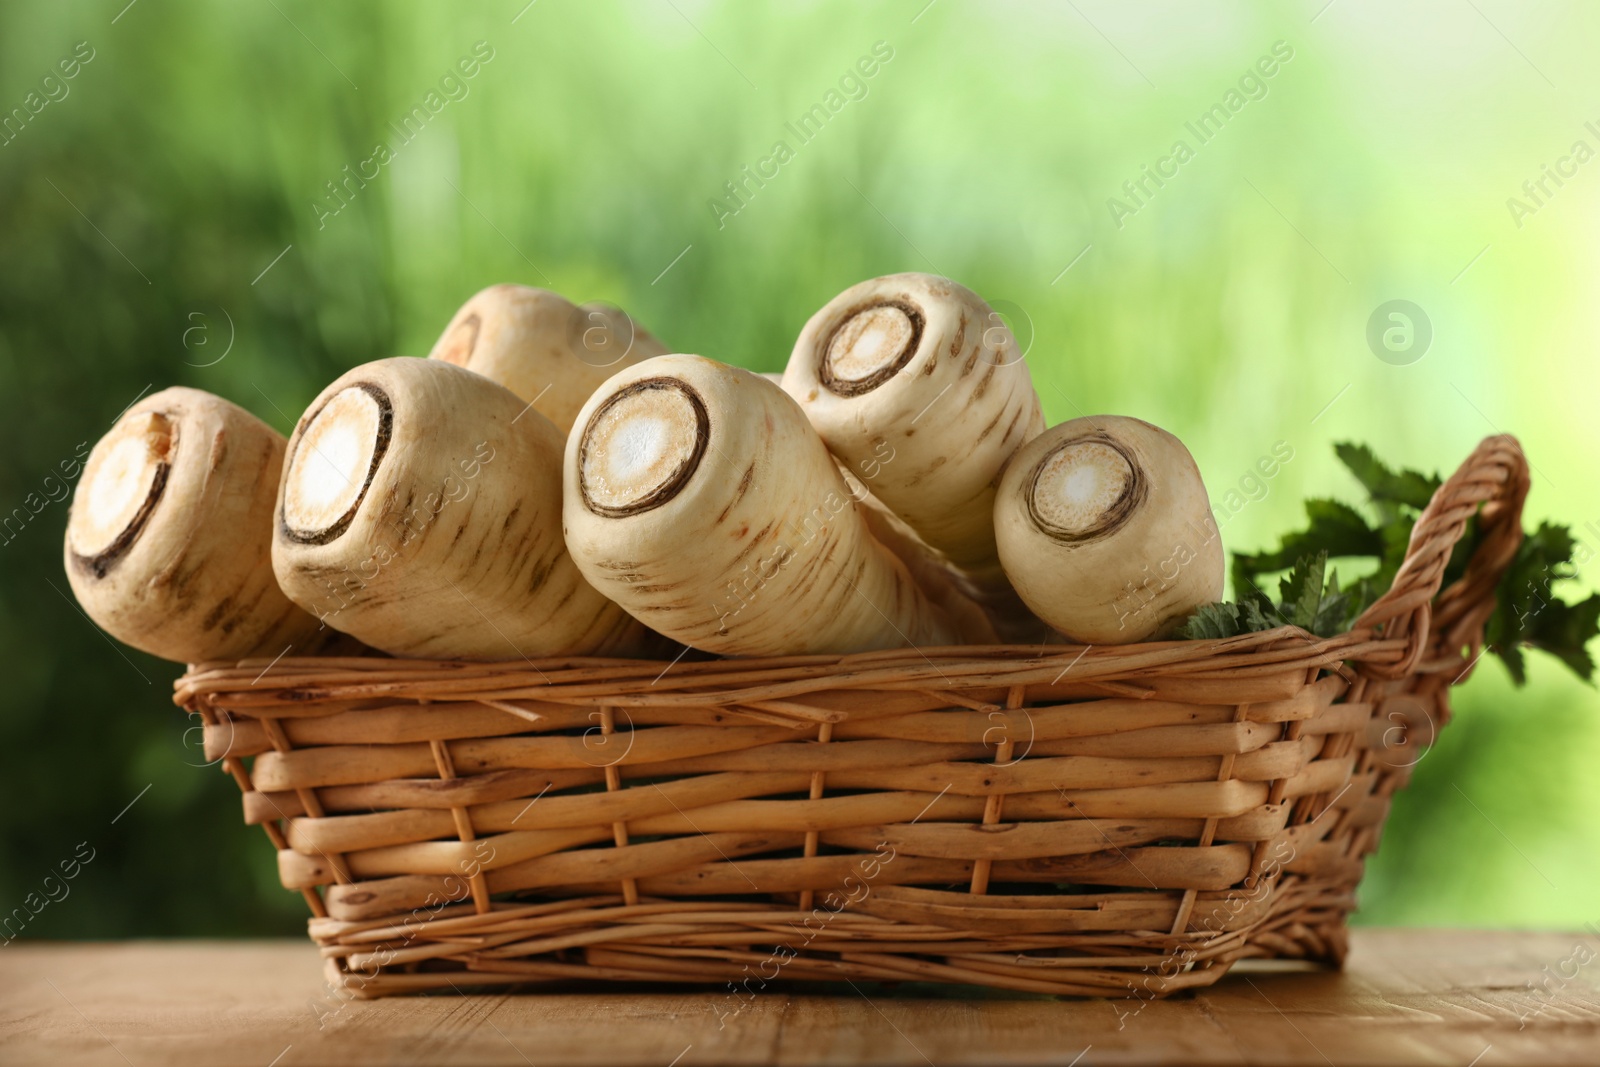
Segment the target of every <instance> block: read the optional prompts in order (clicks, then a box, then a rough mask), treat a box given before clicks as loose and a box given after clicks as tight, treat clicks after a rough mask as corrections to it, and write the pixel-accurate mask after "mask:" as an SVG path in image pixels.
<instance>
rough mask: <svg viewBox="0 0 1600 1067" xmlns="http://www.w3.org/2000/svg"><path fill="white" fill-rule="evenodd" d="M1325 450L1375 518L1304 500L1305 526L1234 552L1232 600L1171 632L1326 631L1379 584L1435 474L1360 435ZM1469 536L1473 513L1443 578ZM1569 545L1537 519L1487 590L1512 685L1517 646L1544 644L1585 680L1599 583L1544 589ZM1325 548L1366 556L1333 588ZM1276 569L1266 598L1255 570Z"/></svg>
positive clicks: (1598, 618)
mask: <svg viewBox="0 0 1600 1067" xmlns="http://www.w3.org/2000/svg"><path fill="white" fill-rule="evenodd" d="M1334 451H1335V453H1336V454H1337V455H1338V457H1339V459H1340V461H1341V462H1342V463H1344V465H1345V466H1346V467H1348V468H1349V470H1350V473H1351V474H1353V475H1355V477H1356V480H1357V481H1358V482H1360V483H1361V485H1362V487H1363V488H1365V489H1366V490H1367V496H1368V500H1367V503H1368V505H1369V506H1370V507H1371V509H1372V511H1373V512H1374V513H1375V514H1376V515H1377V520H1376V522H1375V523H1372V522H1369V521H1368V520H1367V519H1366V517H1364V516H1363V515H1362V514H1361V513H1360V512H1359V511H1357V510H1356V509H1355V508H1352V507H1350V506H1348V505H1346V504H1341V503H1339V502H1338V501H1336V500H1308V501H1306V505H1305V508H1306V519H1307V525H1306V527H1305V529H1303V530H1292V531H1290V532H1289V533H1286V534H1284V535H1283V536H1282V538H1280V540H1279V543H1278V547H1277V548H1275V549H1270V550H1267V551H1264V552H1256V553H1235V555H1234V557H1233V583H1234V591H1235V595H1237V596H1238V597H1239V599H1238V601H1236V602H1232V603H1221V604H1206V605H1204V606H1202V607H1201V608H1200V609H1199V610H1198V611H1196V612H1195V613H1194V614H1193V615H1191V616H1190V617H1189V618H1188V619H1187V620H1185V622H1184V624H1183V626H1182V627H1181V628H1180V630H1179V631H1178V632H1179V636H1181V637H1185V638H1190V639H1194V638H1222V637H1235V636H1237V635H1239V634H1244V633H1253V632H1257V631H1261V630H1270V629H1273V628H1275V627H1278V626H1298V627H1300V628H1301V629H1303V630H1309V631H1310V632H1312V633H1314V634H1316V635H1317V636H1319V637H1332V636H1333V635H1335V634H1338V633H1342V632H1343V631H1345V630H1346V629H1348V628H1349V627H1350V625H1351V624H1352V623H1353V622H1354V621H1355V620H1356V619H1357V618H1358V617H1359V616H1360V615H1361V613H1362V612H1363V611H1365V610H1366V609H1367V607H1369V606H1370V605H1371V604H1372V603H1373V601H1375V600H1377V599H1378V597H1380V596H1382V595H1383V593H1384V591H1385V590H1387V589H1388V588H1389V585H1390V583H1391V582H1392V581H1393V580H1394V576H1395V573H1396V572H1397V571H1398V570H1399V567H1400V564H1401V563H1402V562H1403V561H1404V559H1405V554H1406V546H1407V545H1408V544H1409V543H1410V539H1411V530H1412V527H1413V526H1415V524H1416V521H1417V518H1418V516H1419V515H1420V514H1421V512H1422V509H1423V508H1424V507H1426V506H1427V504H1428V501H1429V500H1430V499H1432V497H1433V494H1434V493H1435V492H1436V491H1437V490H1438V488H1439V486H1440V485H1441V484H1443V483H1442V481H1441V480H1440V478H1439V477H1438V476H1437V475H1427V474H1421V473H1419V472H1417V471H1413V470H1398V471H1397V470H1393V469H1391V468H1390V467H1388V466H1387V465H1385V464H1384V463H1383V462H1382V461H1381V460H1379V459H1378V458H1377V457H1376V456H1375V455H1373V453H1372V450H1371V449H1369V448H1367V447H1366V446H1365V445H1356V444H1350V443H1348V442H1345V443H1340V444H1336V445H1335V446H1334ZM1478 537H1479V535H1478V531H1477V526H1476V522H1473V523H1470V524H1469V525H1468V529H1467V533H1466V536H1464V537H1463V538H1462V539H1461V543H1460V544H1459V545H1457V546H1456V549H1455V551H1454V552H1453V553H1452V556H1451V560H1450V563H1449V565H1448V566H1447V567H1446V568H1445V576H1444V583H1445V584H1446V585H1448V584H1449V583H1450V582H1452V581H1454V580H1455V579H1456V578H1459V577H1460V576H1461V574H1462V573H1463V572H1464V570H1465V568H1466V564H1467V560H1468V559H1470V558H1471V556H1472V552H1473V550H1474V549H1475V548H1476V547H1477V544H1478ZM1574 548H1575V543H1574V541H1573V537H1572V531H1571V530H1570V529H1569V528H1568V527H1565V526H1556V525H1552V524H1551V523H1548V522H1545V523H1541V524H1540V525H1539V527H1538V529H1536V530H1534V531H1533V532H1532V533H1528V534H1526V535H1525V536H1524V538H1523V541H1522V544H1521V546H1520V547H1519V548H1518V549H1517V554H1516V556H1515V558H1514V559H1513V560H1512V563H1511V566H1510V567H1509V568H1507V570H1506V574H1505V576H1504V578H1502V580H1501V582H1500V585H1499V587H1498V589H1497V591H1496V606H1495V611H1494V614H1493V615H1492V616H1491V617H1490V619H1489V622H1488V624H1487V625H1486V626H1485V640H1486V641H1487V643H1488V645H1489V647H1490V648H1491V649H1493V651H1494V653H1495V655H1497V656H1499V657H1500V658H1501V659H1502V660H1504V661H1505V664H1506V668H1507V670H1509V671H1510V672H1511V677H1512V678H1513V679H1514V680H1515V681H1516V682H1517V684H1519V685H1520V684H1522V683H1523V682H1525V681H1526V680H1527V667H1526V664H1525V663H1524V660H1523V654H1522V650H1523V649H1524V648H1537V649H1540V650H1542V651H1544V652H1548V653H1549V654H1550V655H1552V656H1554V657H1555V658H1556V659H1558V660H1560V661H1561V662H1562V663H1564V664H1566V665H1567V667H1569V668H1570V669H1571V670H1572V671H1573V673H1575V674H1577V675H1578V676H1579V677H1580V678H1583V679H1584V680H1585V681H1593V678H1594V660H1593V659H1592V658H1591V657H1590V654H1589V652H1588V647H1587V646H1588V644H1589V642H1590V641H1591V640H1593V639H1594V637H1595V636H1596V635H1597V634H1600V593H1597V594H1594V595H1591V596H1590V597H1588V598H1587V599H1585V600H1582V601H1579V602H1578V603H1575V604H1569V603H1567V602H1565V601H1563V600H1562V599H1561V598H1560V597H1558V596H1557V595H1556V594H1555V592H1554V591H1553V589H1552V587H1553V585H1554V584H1555V583H1557V582H1570V581H1572V580H1573V579H1574V578H1575V577H1576V572H1575V569H1574V567H1573V565H1572V556H1573V551H1574ZM1332 558H1340V559H1345V558H1349V559H1356V560H1361V559H1367V560H1371V561H1372V562H1373V564H1374V566H1373V567H1372V569H1371V571H1370V572H1369V573H1368V574H1366V575H1365V576H1364V577H1362V578H1359V579H1356V580H1355V581H1352V582H1351V583H1350V584H1349V585H1347V586H1345V587H1343V588H1341V587H1340V586H1339V577H1338V572H1337V571H1334V570H1332V569H1330V568H1329V567H1328V560H1329V559H1332ZM1280 571H1287V573H1286V574H1284V576H1283V578H1282V579H1281V580H1280V581H1279V583H1278V601H1277V602H1276V603H1274V602H1273V600H1272V598H1271V597H1269V596H1267V594H1266V593H1264V592H1262V590H1261V585H1260V579H1261V578H1262V577H1264V576H1266V575H1270V574H1274V573H1277V572H1280ZM1324 572H1326V577H1324Z"/></svg>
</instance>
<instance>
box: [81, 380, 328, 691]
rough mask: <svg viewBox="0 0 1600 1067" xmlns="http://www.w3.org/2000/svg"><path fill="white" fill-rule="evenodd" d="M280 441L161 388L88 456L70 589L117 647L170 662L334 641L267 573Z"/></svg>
mask: <svg viewBox="0 0 1600 1067" xmlns="http://www.w3.org/2000/svg"><path fill="white" fill-rule="evenodd" d="M284 444H285V442H284V438H283V435H282V434H280V433H278V432H277V431H276V430H274V429H272V427H270V426H268V425H267V424H266V423H264V422H262V421H261V420H260V419H258V418H256V417H255V416H254V415H252V414H250V413H249V412H248V411H245V410H244V409H243V408H240V407H236V406H235V405H233V404H230V403H229V402H228V401H226V400H223V399H222V398H221V397H217V396H212V395H211V394H210V393H204V392H201V391H199V390H197V389H184V388H173V389H164V390H162V391H161V392H159V393H156V394H154V395H153V396H149V397H146V398H145V399H143V400H141V401H139V402H138V403H137V404H134V405H133V406H132V407H131V408H129V409H128V411H127V412H126V413H124V414H123V416H122V417H121V418H120V419H118V420H117V423H116V425H114V426H113V427H112V428H111V430H110V432H109V433H107V434H106V436H105V437H103V438H102V439H101V440H100V442H99V444H97V445H95V447H94V450H93V451H92V452H91V453H90V454H89V460H88V463H87V465H86V466H85V467H84V472H83V477H82V479H81V480H80V481H79V483H78V488H77V491H76V493H75V495H74V497H73V501H72V513H71V515H70V517H69V518H68V520H67V535H66V545H65V555H66V570H67V580H68V581H69V582H70V583H71V585H72V591H73V593H74V594H76V596H77V598H78V602H79V603H80V604H82V605H83V610H84V612H85V613H86V614H87V615H88V616H89V617H90V618H91V619H93V620H94V621H95V622H96V623H97V624H99V625H100V626H101V627H102V628H103V629H105V630H106V631H107V632H108V633H110V634H111V635H112V636H114V637H116V638H117V639H118V640H121V641H123V642H126V643H127V644H130V645H132V646H133V647H134V648H138V649H142V650H143V651H145V652H149V653H150V654H152V655H155V656H160V657H162V658H163V659H169V660H175V661H177V662H180V663H199V662H202V661H205V660H230V659H244V658H247V657H251V656H278V655H280V654H283V653H286V652H287V653H293V654H298V655H304V654H307V653H309V652H314V651H316V650H317V649H318V648H319V647H321V646H322V645H323V644H324V643H326V641H327V639H328V638H329V636H330V634H329V633H328V631H325V630H323V629H322V628H321V627H320V626H319V624H318V623H317V620H316V619H315V618H313V617H312V616H310V615H308V614H306V613H305V612H303V611H301V610H300V609H299V608H297V607H295V606H294V605H293V604H291V603H290V602H289V601H288V599H287V598H286V597H285V596H284V595H283V593H282V592H280V591H279V589H278V583H277V582H276V581H275V580H274V578H273V576H272V511H273V501H274V499H275V498H276V496H277V492H278V476H279V474H280V473H281V471H282V469H283V453H284Z"/></svg>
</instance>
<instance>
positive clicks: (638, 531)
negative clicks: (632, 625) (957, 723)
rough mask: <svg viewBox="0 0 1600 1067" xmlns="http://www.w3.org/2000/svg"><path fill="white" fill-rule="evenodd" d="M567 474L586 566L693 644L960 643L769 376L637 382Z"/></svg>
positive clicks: (708, 375) (624, 386)
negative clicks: (864, 515)
mask: <svg viewBox="0 0 1600 1067" xmlns="http://www.w3.org/2000/svg"><path fill="white" fill-rule="evenodd" d="M566 472H567V479H566V481H567V484H566V499H565V507H564V512H563V514H564V523H565V527H566V533H567V544H568V546H569V548H570V550H571V552H572V555H573V558H574V559H575V560H576V561H577V563H578V566H579V567H580V568H581V569H582V570H583V573H584V574H585V575H586V576H588V578H589V580H590V581H591V582H593V583H594V584H595V586H596V587H597V588H599V589H600V590H601V591H603V592H604V593H606V594H607V595H608V596H610V597H612V598H613V599H615V600H616V601H617V602H618V603H620V604H621V605H622V606H623V607H624V608H626V609H627V610H628V611H629V612H631V613H632V614H633V615H634V616H635V617H637V618H638V619H640V620H642V621H644V622H646V623H648V624H649V625H650V626H652V627H653V628H655V629H656V630H659V631H660V632H661V633H663V634H666V635H668V636H670V637H672V638H673V639H675V640H677V641H681V642H683V643H684V644H686V645H690V646H692V647H694V648H698V649H703V650H705V651H708V652H717V653H723V654H727V655H789V654H797V653H807V652H841V653H843V652H858V651H864V650H868V649H880V648H895V647H901V646H904V645H943V644H951V643H955V642H957V641H958V640H961V639H962V638H963V634H962V633H961V631H960V629H959V628H958V626H957V625H956V624H955V623H954V622H952V620H951V619H950V618H949V617H948V615H947V614H946V613H945V612H944V611H943V610H942V609H940V608H939V607H937V606H936V605H935V604H933V603H932V602H930V600H929V598H928V597H927V596H926V595H925V594H924V593H923V592H922V590H921V589H920V588H919V587H918V586H917V584H916V582H914V581H913V580H912V578H911V575H910V574H909V573H908V571H907V570H906V567H905V566H904V564H902V563H901V562H900V560H898V559H897V558H896V557H895V556H894V554H893V553H891V552H890V551H889V550H888V549H886V548H885V547H884V546H883V545H881V544H879V543H878V542H877V541H876V540H875V539H874V538H873V537H872V535H871V534H870V533H869V532H868V529H867V524H866V522H865V521H864V519H863V518H862V515H861V514H860V512H859V511H858V505H857V504H856V503H855V501H854V500H853V499H852V498H851V495H850V491H849V489H848V488H847V487H846V485H845V483H844V481H843V479H842V478H841V477H840V475H839V471H838V469H837V468H836V467H835V466H834V462H833V459H832V457H830V456H829V454H828V452H827V449H826V448H825V447H824V446H823V444H822V442H821V441H820V440H819V439H818V438H817V436H816V433H815V431H813V430H812V428H811V427H810V425H809V424H808V423H807V422H806V419H805V416H804V414H803V413H802V412H801V411H800V410H799V408H797V407H796V406H795V404H794V403H793V401H791V400H790V399H789V397H788V396H786V395H785V394H784V392H783V391H782V390H781V389H779V388H778V387H777V386H775V385H773V384H772V383H771V382H769V381H766V380H765V379H763V378H762V377H761V376H760V375H757V374H753V373H751V372H749V371H745V370H740V369H738V368H735V367H729V366H725V365H723V364H720V363H716V362H714V361H712V360H709V359H704V358H702V357H700V356H689V355H671V356H661V357H658V358H656V359H652V360H649V361H647V362H645V363H642V364H640V365H638V366H636V367H631V368H629V369H627V370H625V371H623V372H622V373H620V374H618V375H617V376H616V377H615V378H613V379H611V380H610V381H609V382H607V383H606V384H605V385H604V386H602V387H601V388H600V389H599V391H597V392H596V393H595V395H594V396H593V397H591V398H590V400H589V402H588V403H587V404H585V405H584V408H583V411H582V412H581V413H580V414H579V417H578V422H577V425H576V426H575V427H574V429H573V432H572V434H571V435H570V436H569V437H568V439H567V451H566Z"/></svg>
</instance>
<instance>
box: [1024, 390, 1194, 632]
mask: <svg viewBox="0 0 1600 1067" xmlns="http://www.w3.org/2000/svg"><path fill="white" fill-rule="evenodd" d="M994 527H995V536H996V538H997V540H998V542H999V548H1000V559H1001V562H1002V563H1003V564H1004V565H1005V571H1006V574H1008V575H1009V576H1010V577H1011V581H1012V583H1013V584H1014V585H1015V586H1016V589H1017V592H1018V593H1020V594H1021V595H1022V599H1023V600H1024V601H1026V602H1027V604H1028V606H1029V607H1030V608H1032V609H1033V610H1034V611H1035V612H1037V613H1038V615H1039V617H1040V618H1042V619H1044V620H1045V621H1046V622H1048V623H1050V624H1051V625H1052V626H1054V627H1056V628H1057V629H1058V630H1060V631H1061V632H1062V633H1063V634H1065V635H1067V636H1068V637H1069V638H1071V639H1073V640H1076V641H1084V642H1090V643H1093V644H1124V643H1127V642H1131V641H1142V640H1144V639H1146V638H1148V637H1159V636H1165V635H1166V634H1167V633H1169V632H1170V630H1171V628H1172V627H1173V626H1174V625H1175V624H1176V623H1178V622H1180V621H1181V620H1182V619H1183V618H1184V617H1186V616H1187V615H1189V614H1190V613H1191V612H1193V611H1194V609H1196V608H1198V607H1199V606H1200V605H1202V604H1208V603H1211V602H1212V601H1216V600H1220V599H1221V598H1222V583H1223V569H1224V565H1223V551H1222V539H1221V537H1220V536H1219V534H1218V531H1217V523H1216V520H1215V518H1213V517H1212V514H1211V505H1210V502H1209V500H1208V499H1207V497H1206V489H1205V484H1204V483H1203V482H1202V481H1201V479H1200V471H1199V469H1198V468H1197V467H1196V466H1195V462H1194V457H1192V456H1190V455H1189V450H1188V449H1187V448H1185V447H1184V446H1183V442H1182V441H1179V440H1178V439H1177V438H1176V437H1174V436H1172V434H1170V433H1167V432H1166V431H1165V430H1162V429H1160V428H1159V427H1156V426H1152V425H1150V424H1149V423H1148V422H1142V421H1140V420H1139V419H1130V418H1123V417H1120V416H1115V415H1097V416H1095V417H1093V418H1085V419H1073V420H1072V421H1071V422H1064V423H1062V424H1061V425H1059V426H1056V427H1053V428H1051V429H1050V430H1047V431H1046V432H1045V433H1044V434H1042V435H1041V436H1039V437H1036V438H1035V439H1034V440H1033V441H1032V442H1030V443H1029V444H1028V445H1026V446H1025V447H1024V448H1023V449H1022V450H1021V451H1019V452H1018V453H1017V454H1016V456H1015V457H1014V458H1013V459H1012V462H1011V466H1010V467H1008V468H1007V470H1006V472H1005V476H1004V478H1003V479H1002V480H1001V482H1000V491H999V494H998V495H997V496H996V498H995V506H994Z"/></svg>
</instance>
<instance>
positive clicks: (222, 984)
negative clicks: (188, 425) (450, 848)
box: [0, 929, 1600, 1067]
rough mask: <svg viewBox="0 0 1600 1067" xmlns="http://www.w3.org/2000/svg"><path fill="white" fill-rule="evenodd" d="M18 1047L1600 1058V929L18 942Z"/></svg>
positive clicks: (431, 1058) (437, 1053)
mask: <svg viewBox="0 0 1600 1067" xmlns="http://www.w3.org/2000/svg"><path fill="white" fill-rule="evenodd" d="M0 1063H4V1064H112V1065H118V1064H134V1065H139V1067H144V1065H146V1064H152V1065H153V1064H177V1063H203V1064H224V1065H240V1067H295V1065H304V1064H345V1065H350V1067H360V1065H366V1064H380V1063H384V1064H387V1063H407V1064H535V1065H537V1067H559V1065H564V1064H585V1065H587V1064H615V1065H641V1067H671V1065H675V1067H691V1065H694V1064H910V1065H914V1067H915V1065H925V1064H934V1065H937V1067H948V1065H958V1064H974V1065H978V1064H982V1065H1001V1064H1046V1063H1048V1064H1061V1065H1067V1064H1077V1065H1079V1067H1088V1065H1091V1064H1157V1063H1191V1064H1233V1063H1248V1064H1284V1065H1294V1064H1311V1065H1325V1064H1337V1065H1343V1064H1460V1065H1463V1067H1465V1065H1468V1064H1475V1065H1478V1067H1493V1065H1496V1064H1511V1063H1565V1064H1596V1063H1600V930H1595V929H1590V930H1585V931H1579V932H1576V933H1572V934H1560V933H1512V932H1485V931H1449V930H1377V929H1357V930H1355V931H1353V950H1352V954H1351V957H1350V963H1349V967H1348V969H1347V970H1346V971H1344V972H1343V973H1334V972H1327V971H1303V970H1302V971H1295V970H1287V969H1285V968H1284V967H1283V966H1281V965H1271V966H1266V965H1260V964H1256V965H1252V964H1250V963H1248V962H1247V963H1245V964H1242V965H1241V966H1240V967H1239V968H1238V969H1237V970H1236V971H1235V972H1234V973H1232V974H1230V975H1229V976H1228V977H1226V978H1225V979H1223V980H1222V981H1221V982H1219V983H1218V984H1217V985H1216V986H1214V987H1212V988H1210V989H1206V990H1201V991H1200V992H1198V993H1197V994H1195V995H1193V996H1185V997H1179V998H1177V999H1172V1000H1166V1001H1159V1002H1150V1003H1143V1004H1141V1003H1140V1002H1139V1001H1133V1000H1129V1001H1103V1000H1102V1001H1092V1000H1058V999H1053V998H1048V997H1036V996H1029V995H1026V994H1006V993H998V992H985V991H978V990H962V989H954V990H943V989H937V988H932V987H926V986H900V987H896V988H886V987H884V986H880V985H870V984H862V985H860V986H859V987H856V988H852V987H851V986H849V985H842V986H838V987H829V988H828V990H827V991H826V992H822V993H819V992H816V991H813V990H798V989H793V988H791V989H786V990H779V991H770V990H769V991H768V992H767V993H765V994H763V995H762V996H761V997H760V998H759V999H756V1000H754V1001H748V1000H746V1001H741V1000H739V999H738V998H735V997H732V996H730V995H728V994H727V993H726V991H716V990H713V991H693V990H687V991H686V990H684V989H682V988H664V987H656V988H643V987H640V988H626V989H619V988H608V989H598V990H596V989H574V988H570V987H569V988H560V987H557V988H553V989H546V990H544V991H542V992H541V991H522V992H518V993H494V994H476V995H471V996H456V995H453V994H450V995H439V996H426V997H391V998H388V999H385V1000H381V1001H371V1002H351V1003H341V1002H340V1001H338V1000H336V999H333V998H332V997H331V996H330V995H329V994H328V992H327V990H326V988H325V987H324V985H323V980H322V968H321V964H320V961H319V959H318V956H317V952H316V949H315V948H314V947H313V946H310V945H306V944H303V943H300V942H288V941H285V942H226V943H223V942H126V943H117V944H71V943H57V944H30V943H28V942H20V941H19V942H14V943H9V944H7V945H5V946H4V951H3V952H0Z"/></svg>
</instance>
